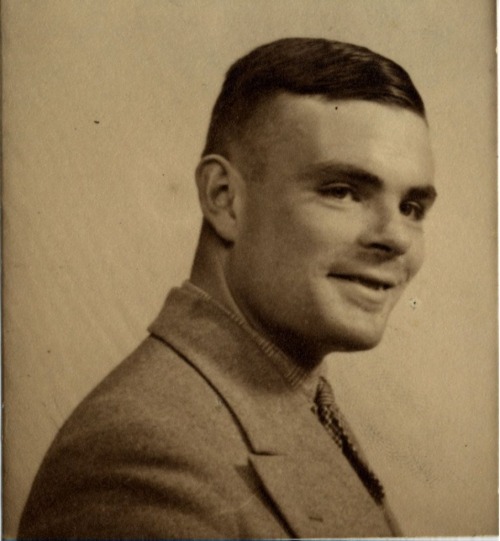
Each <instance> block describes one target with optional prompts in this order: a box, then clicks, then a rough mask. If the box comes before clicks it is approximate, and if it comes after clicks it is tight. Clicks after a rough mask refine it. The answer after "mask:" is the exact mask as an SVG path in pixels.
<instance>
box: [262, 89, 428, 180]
mask: <svg viewBox="0 0 500 541" xmlns="http://www.w3.org/2000/svg"><path fill="white" fill-rule="evenodd" d="M265 119H266V120H265V122H262V121H261V122H260V123H259V124H260V125H259V126H258V127H256V130H255V136H256V138H257V139H258V141H259V143H258V144H257V145H256V152H258V153H261V154H265V162H266V164H267V173H270V172H274V173H277V172H278V171H280V172H281V173H283V175H288V176H289V175H295V174H299V173H300V171H301V170H302V169H306V168H310V167H311V165H314V164H315V163H318V164H321V163H328V162H342V163H344V164H348V165H349V164H350V165H353V166H357V167H362V168H366V169H367V170H368V171H369V172H372V173H374V174H377V175H379V176H381V177H382V178H383V177H385V176H389V177H390V176H391V175H397V176H402V175H403V176H405V178H407V179H408V180H409V181H411V182H415V183H418V184H420V183H425V184H428V183H430V182H431V181H432V177H433V158H432V150H431V145H430V138H429V131H428V126H427V123H426V121H425V120H424V119H423V118H422V117H420V116H419V115H417V114H415V113H413V112H412V111H409V110H406V109H403V108H401V107H396V106H393V105H385V104H379V103H375V102H369V101H361V100H346V101H342V100H338V101H326V100H324V99H322V98H319V97H311V96H295V95H288V94H284V95H280V96H278V97H277V98H275V99H274V100H273V101H272V102H271V103H270V104H268V106H267V107H266V111H265ZM266 176H267V175H266Z"/></svg>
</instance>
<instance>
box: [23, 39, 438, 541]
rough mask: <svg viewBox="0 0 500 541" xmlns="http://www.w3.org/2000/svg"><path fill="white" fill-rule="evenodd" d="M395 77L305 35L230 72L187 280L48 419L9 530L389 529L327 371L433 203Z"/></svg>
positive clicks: (318, 533) (376, 326)
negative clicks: (139, 336)
mask: <svg viewBox="0 0 500 541" xmlns="http://www.w3.org/2000/svg"><path fill="white" fill-rule="evenodd" d="M432 178H433V164H432V155H431V150H430V144H429V136H428V127H427V123H426V120H425V111H424V105H423V103H422V100H421V98H420V96H419V94H418V92H417V90H416V89H415V87H414V86H413V84H412V82H411V80H410V78H409V76H408V75H407V73H406V72H405V71H404V70H403V69H402V68H400V67H399V66H397V65H396V64H394V63H393V62H392V61H390V60H388V59H386V58H383V57H381V56H379V55H377V54H375V53H373V52H371V51H369V50H367V49H364V48H361V47H357V46H354V45H349V44H345V43H338V42H333V41H327V40H321V39H284V40H279V41H277V42H273V43H270V44H268V45H265V46H263V47H260V48H258V49H256V50H254V51H252V52H251V53H249V54H248V55H247V56H245V57H243V58H242V59H240V60H239V61H237V62H236V63H235V64H234V65H233V66H232V68H231V69H230V70H229V72H228V74H227V76H226V80H225V83H224V86H223V88H222V91H221V94H220V95H219V98H218V100H217V102H216V104H215V107H214V111H213V115H212V119H211V124H210V128H209V132H208V137H207V143H206V148H205V150H204V152H203V156H202V159H201V162H200V164H199V166H198V168H197V171H196V181H197V186H198V192H199V199H200V203H201V208H202V211H203V216H204V220H203V225H202V230H201V234H200V240H199V245H198V248H197V251H196V256H195V260H194V264H193V269H192V274H191V277H190V280H189V281H188V282H186V283H185V284H184V285H183V286H182V287H181V288H177V289H174V290H173V291H171V292H170V294H169V296H168V298H167V301H166V303H165V306H164V308H163V310H162V312H161V314H160V316H159V317H158V319H157V320H156V321H155V322H154V323H153V324H152V326H151V327H150V332H151V335H150V336H149V337H148V338H147V339H146V340H145V341H144V342H143V343H142V344H141V345H140V346H139V348H138V349H137V350H136V351H135V352H134V353H133V354H132V355H131V356H130V357H129V358H128V359H126V360H125V361H124V362H123V363H122V364H121V365H120V366H119V367H118V368H117V369H115V370H114V371H113V372H112V373H111V374H110V375H109V376H108V377H107V378H106V379H105V380H104V382H103V383H101V385H99V386H98V387H97V389H95V390H94V391H93V392H92V393H91V394H90V396H88V397H87V398H86V399H85V400H84V402H83V403H82V404H81V405H80V406H79V407H78V408H77V410H76V411H75V412H74V413H73V415H72V416H71V418H70V419H69V420H68V421H67V422H66V424H65V426H64V427H63V428H62V429H61V431H60V433H59V434H58V436H57V438H56V440H55V442H54V444H53V445H52V447H51V449H50V450H49V453H48V455H47V457H46V458H45V461H44V463H43V465H42V467H41V470H40V472H39V474H38V476H37V478H36V480H35V483H34V486H33V489H32V492H31V494H30V497H29V500H28V503H27V505H26V508H25V511H24V514H23V517H22V519H21V526H20V537H23V538H30V537H43V538H49V537H52V538H77V537H80V538H108V539H109V538H113V539H117V538H193V537H201V538H219V537H223V538H262V537H268V538H269V537H275V538H284V537H358V536H359V537H361V536H390V535H394V534H397V533H398V529H397V526H396V523H395V521H394V520H393V519H392V518H391V514H390V512H389V509H388V505H387V502H386V501H385V497H384V493H383V488H382V486H381V483H380V481H379V480H378V479H377V477H376V476H375V474H374V473H373V472H371V470H370V468H369V466H368V464H367V462H366V458H365V457H363V455H362V453H361V451H360V450H359V446H358V445H357V444H356V442H355V440H354V437H353V435H352V434H351V433H350V430H349V428H348V427H347V425H346V423H345V420H343V419H342V416H341V414H340V412H338V409H337V408H336V406H335V404H334V401H333V396H332V392H331V388H330V387H329V385H328V383H327V382H326V379H325V378H324V366H323V362H322V361H323V358H324V357H325V355H326V354H328V353H330V352H333V351H355V350H364V349H368V348H372V347H374V346H375V345H377V343H378V342H379V341H380V339H381V337H382V334H383V331H384V328H385V325H386V321H387V317H388V315H389V313H390V311H391V309H392V308H393V306H394V304H395V302H396V301H397V299H398V298H399V297H400V295H401V292H402V291H403V289H404V288H405V286H406V285H407V283H408V282H409V280H410V279H411V278H412V277H413V276H414V275H415V273H416V272H417V271H418V269H419V267H420V265H421V263H422V257H423V229H422V225H423V220H424V217H425V215H426V213H427V211H428V209H429V208H430V207H431V205H432V202H433V200H434V198H435V196H436V192H435V190H434V188H433V185H432Z"/></svg>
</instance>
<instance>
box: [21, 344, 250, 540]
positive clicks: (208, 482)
mask: <svg viewBox="0 0 500 541" xmlns="http://www.w3.org/2000/svg"><path fill="white" fill-rule="evenodd" d="M207 433H209V434H210V445H207ZM247 454H248V453H247V447H246V444H245V441H244V439H243V438H242V435H241V432H240V429H239V427H238V425H237V424H236V423H235V421H234V418H233V416H232V415H231V413H230V411H229V410H228V409H227V408H226V406H225V404H224V400H223V398H222V397H220V396H219V395H218V393H217V392H216V391H215V390H214V389H213V388H212V387H211V386H210V385H209V384H208V383H207V382H206V381H205V379H204V378H203V376H202V375H201V374H200V373H199V372H198V371H197V370H196V369H195V368H193V367H192V366H191V365H190V364H189V363H188V362H187V361H186V359H183V358H182V356H181V355H179V354H178V353H177V352H176V351H174V350H173V349H172V348H170V347H169V346H168V345H166V344H165V343H164V342H162V341H161V340H158V339H157V338H154V337H149V338H148V339H146V340H145V341H144V342H143V344H141V345H140V346H139V348H138V349H137V350H136V351H135V352H134V353H133V354H132V355H131V356H129V357H128V358H127V359H126V360H125V361H123V363H121V364H120V365H119V366H118V367H117V368H116V369H115V370H113V372H111V373H110V374H109V376H108V377H107V378H105V380H104V381H103V382H102V383H101V384H100V385H99V386H98V387H97V388H96V389H95V390H94V391H92V392H91V393H90V395H89V396H88V397H87V398H86V399H85V400H84V401H83V402H82V403H81V404H80V406H78V408H77V409H76V410H75V411H74V413H73V414H72V415H71V417H70V418H69V419H68V421H67V422H66V423H65V425H64V426H63V427H62V429H61V430H60V432H59V434H58V436H57V437H56V439H55V441H54V443H53V445H52V447H51V449H50V450H49V452H48V454H47V456H46V458H45V460H44V462H43V464H42V467H41V469H40V471H39V473H38V475H37V478H36V480H35V483H34V485H33V488H32V492H31V494H30V497H29V500H28V504H27V506H26V508H25V511H24V514H23V517H22V519H21V526H20V532H19V535H20V537H27V538H30V537H58V538H65V537H68V538H71V537H73V538H74V537H108V538H109V537H113V538H117V537H118V538H119V537H120V536H121V535H123V536H124V537H133V536H140V537H144V536H146V537H148V536H149V537H153V538H154V537H186V536H187V537H200V536H201V537H220V536H221V535H222V536H225V537H228V536H229V537H231V536H233V537H236V536H237V535H238V534H237V529H236V526H235V524H233V522H234V521H235V520H236V519H235V514H234V513H233V512H232V509H233V507H234V506H236V502H235V500H236V501H237V500H238V498H236V499H235V498H234V497H233V496H232V494H231V492H234V491H235V490H236V492H238V490H239V491H240V493H241V490H242V486H243V484H244V483H243V481H242V475H241V472H242V471H245V469H246V468H247V467H248V466H247V460H248V459H247ZM238 472H240V473H238ZM243 477H245V476H244V475H243ZM242 483H243V484H242ZM231 534H233V535H231Z"/></svg>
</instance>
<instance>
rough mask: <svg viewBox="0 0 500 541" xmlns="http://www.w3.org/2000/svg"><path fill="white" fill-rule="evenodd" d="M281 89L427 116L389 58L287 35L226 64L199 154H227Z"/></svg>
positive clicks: (355, 47) (405, 76)
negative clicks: (364, 101)
mask: <svg viewBox="0 0 500 541" xmlns="http://www.w3.org/2000/svg"><path fill="white" fill-rule="evenodd" d="M284 92H285V93H286V92H288V93H292V94H298V95H318V96H322V97H324V98H326V99H329V100H350V99H358V100H366V101H374V102H379V103H386V104H392V105H396V106H399V107H402V108H405V109H409V110H411V111H413V112H415V113H416V114H418V115H420V116H421V117H423V118H424V119H425V107H424V103H423V101H422V98H421V97H420V94H419V93H418V91H417V89H416V88H415V86H414V84H413V82H412V80H411V79H410V76H409V75H408V73H407V72H406V71H405V70H404V69H403V68H402V67H401V66H399V65H398V64H396V63H395V62H393V61H392V60H390V59H388V58H385V57H384V56H381V55H379V54H377V53H374V52H373V51H370V49H367V48H365V47H360V46H358V45H352V44H349V43H342V42H340V41H330V40H327V39H316V38H285V39H280V40H278V41H273V42H271V43H268V44H266V45H262V46H261V47H258V48H256V49H254V50H253V51H251V52H250V53H248V54H247V55H245V56H244V57H242V58H240V59H239V60H237V61H236V62H235V63H234V64H233V65H232V66H231V67H230V68H229V70H228V72H227V74H226V78H225V81H224V84H223V86H222V90H221V92H220V94H219V96H218V98H217V101H216V102H215V105H214V108H213V111H212V118H211V121H210V126H209V129H208V135H207V140H206V145H205V149H204V150H203V155H207V154H212V153H216V154H221V155H223V156H226V157H228V156H227V154H228V144H229V142H230V141H234V140H239V139H240V138H241V136H242V134H243V132H244V130H245V128H246V127H247V123H248V121H249V120H250V119H251V118H252V116H253V115H255V114H256V112H257V109H258V108H259V106H260V105H262V104H263V103H264V102H266V101H269V100H270V99H271V98H272V97H275V96H276V95H278V94H280V93H284Z"/></svg>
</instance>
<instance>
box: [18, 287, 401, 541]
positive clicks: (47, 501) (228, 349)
mask: <svg viewBox="0 0 500 541" xmlns="http://www.w3.org/2000/svg"><path fill="white" fill-rule="evenodd" d="M150 332H151V334H150V336H149V337H148V338H147V339H146V340H145V341H144V342H143V343H142V344H141V345H140V346H139V347H138V349H137V350H136V351H135V352H133V353H132V354H131V355H130V356H129V357H128V358H127V359H126V360H125V361H124V362H123V363H122V364H120V365H119V366H118V367H117V368H116V369H115V370H114V371H113V372H111V374H110V375H109V376H108V377H107V378H106V379H105V380H104V381H103V382H102V383H101V384H100V385H99V386H98V387H97V388H96V389H95V390H94V391H93V392H92V393H91V394H90V395H89V396H88V397H87V398H86V399H85V400H84V401H83V402H82V403H81V404H80V406H78V408H77V409H76V410H75V412H74V413H73V414H72V416H71V417H70V418H69V420H68V421H67V422H66V423H65V425H64V426H63V427H62V429H61V430H60V431H59V434H58V435H57V437H56V439H55V441H54V443H53V444H52V446H51V448H50V449H49V452H48V454H47V456H46V457H45V459H44V461H43V463H42V466H41V468H40V471H39V473H38V475H37V477H36V479H35V482H34V485H33V487H32V490H31V493H30V496H29V498H28V502H27V504H26V507H25V510H24V513H23V516H22V518H21V525H20V530H19V537H20V538H45V539H47V538H60V539H72V538H87V539H89V538H92V539H103V538H106V539H124V538H133V539H161V538H163V539H165V538H233V539H234V538H286V537H309V538H311V537H315V538H317V537H330V538H331V537H363V536H369V537H377V536H383V537H386V536H391V535H394V533H395V529H394V526H392V525H391V522H390V520H389V519H388V518H387V516H386V513H385V509H384V508H383V506H380V505H377V504H376V503H375V502H374V500H373V499H372V498H371V497H370V495H369V494H368V492H367V490H366V489H365V487H364V486H363V484H362V483H361V482H360V480H359V478H358V476H357V475H356V473H355V472H354V471H353V469H352V468H351V466H350V464H349V463H348V462H347V461H346V459H345V458H344V456H343V454H342V453H341V451H340V450H339V449H338V447H337V446H336V445H335V444H334V442H333V441H332V440H331V438H330V437H329V436H328V434H327V432H326V431H325V430H324V429H323V427H322V426H321V424H320V423H319V422H318V421H317V419H316V418H315V416H314V414H313V413H312V411H311V403H310V401H309V400H308V399H307V397H306V395H305V394H304V392H303V390H302V389H301V388H300V387H297V388H294V387H293V386H291V385H289V383H288V382H287V381H286V380H285V378H283V376H282V374H281V373H280V372H279V371H278V370H277V369H276V367H275V366H274V365H273V364H272V363H271V362H270V360H269V358H268V354H267V352H266V351H265V348H263V347H262V345H261V344H260V343H259V342H258V340H256V339H255V337H254V336H252V334H251V333H249V332H248V331H247V330H246V329H245V328H244V327H243V326H242V325H240V324H239V323H238V322H237V320H236V319H235V318H232V317H230V314H229V313H227V312H226V311H225V310H223V309H222V308H221V307H220V306H218V305H217V304H216V303H214V302H211V301H210V300H208V299H207V298H204V297H203V296H202V295H199V294H197V292H196V291H194V289H193V288H189V287H185V286H184V287H182V288H178V289H174V290H172V291H171V292H170V294H169V296H168V298H167V301H166V303H165V306H164V308H163V310H162V312H161V313H160V315H159V317H158V319H157V320H156V321H155V322H154V323H153V325H152V326H151V327H150Z"/></svg>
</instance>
